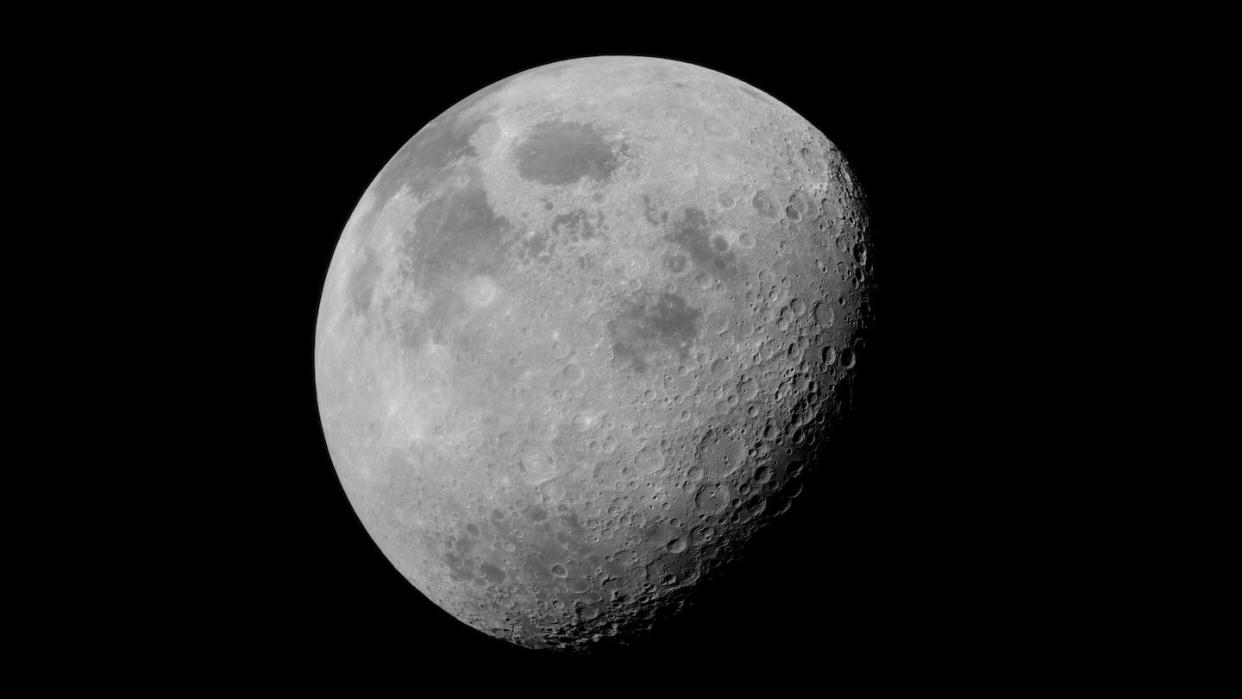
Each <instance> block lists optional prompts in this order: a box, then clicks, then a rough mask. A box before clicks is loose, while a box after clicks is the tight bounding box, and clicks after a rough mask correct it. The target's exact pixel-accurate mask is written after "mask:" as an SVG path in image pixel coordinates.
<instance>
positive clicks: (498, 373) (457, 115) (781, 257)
mask: <svg viewBox="0 0 1242 699" xmlns="http://www.w3.org/2000/svg"><path fill="white" fill-rule="evenodd" d="M867 246H868V218H867V212H866V208H865V206H864V203H863V196H862V192H861V191H860V189H859V187H858V185H857V184H856V183H855V182H854V180H853V178H852V176H851V173H850V170H849V167H848V166H847V165H846V163H845V162H844V161H843V159H842V157H841V155H840V154H839V152H838V151H837V150H836V149H835V148H834V146H833V145H832V144H831V143H830V142H829V141H828V140H827V139H826V138H825V137H824V135H823V134H821V133H820V132H819V131H817V130H816V129H815V128H814V127H813V126H811V125H810V124H809V123H807V122H806V121H805V120H804V119H803V118H802V117H800V116H799V115H798V114H796V113H794V112H793V111H792V110H791V109H789V108H788V107H786V106H784V105H783V104H781V103H780V102H778V101H776V100H775V99H773V98H772V97H769V96H768V95H766V94H764V93H762V92H760V91H758V90H756V89H754V88H752V87H749V86H748V85H746V84H745V83H742V82H739V81H737V80H735V79H732V78H730V77H728V76H725V75H722V74H720V73H716V72H713V71H711V70H707V69H704V68H700V67H696V66H693V65H688V64H685V63H678V62H674V61H668V60H661V59H654V58H635V57H599V58H585V59H578V60H571V61H565V62H562V63H556V64H552V65H548V66H544V67H541V68H536V69H533V70H529V71H526V72H524V73H520V74H518V75H514V76H512V77H510V78H507V79H505V80H502V81H500V82H498V83H495V84H493V85H491V86H489V87H486V88H484V89H483V90H480V91H479V92H477V93H475V94H473V95H471V96H470V97H467V98H466V99H465V100H463V101H461V102H460V103H458V104H457V105H456V106H454V107H452V108H451V109H449V110H448V111H446V112H444V113H443V114H442V115H440V116H439V117H438V118H437V119H435V120H434V121H432V122H431V123H429V124H427V125H426V126H425V127H424V128H423V129H422V130H421V131H419V132H418V133H417V135H415V136H414V137H413V138H412V139H410V141H409V142H408V143H406V144H405V146H404V147H403V148H401V150H400V151H399V152H398V153H397V154H396V156H395V157H393V158H392V160H391V161H390V162H389V163H388V164H387V166H385V167H384V169H383V170H382V171H381V172H380V173H379V176H378V177H376V179H375V181H374V182H373V183H372V184H371V186H370V188H369V189H367V191H366V192H365V194H364V195H363V196H362V199H361V201H360V202H359V203H358V206H357V208H356V210H355V211H354V213H353V216H352V217H351V218H350V220H349V222H348V224H347V225H346V227H345V230H344V232H343V233H342V234H341V238H340V242H339V243H338V245H337V247H336V252H335V255H334V256H333V258H332V263H331V267H330V269H329V271H328V274H327V279H326V282H325V285H324V290H323V297H322V301H321V304H320V309H319V317H318V326H317V329H316V338H315V371H316V382H317V389H318V400H319V410H320V415H321V418H322V422H323V428H324V434H325V436H326V438H327V444H328V447H329V450H330V453H331V456H332V461H333V463H334V464H335V466H336V470H337V472H338V475H339V477H340V480H341V483H342V485H343V487H344V490H345V492H346V493H347V495H348V497H349V500H350V502H351V503H352V505H353V507H354V509H355V510H356V512H357V514H358V516H359V517H360V518H361V520H362V522H363V524H364V525H365V527H366V529H367V531H368V532H370V534H371V536H372V537H373V538H374V539H375V542H376V543H377V544H378V546H379V548H380V549H381V550H382V551H383V552H384V554H385V555H386V556H387V557H388V559H389V560H390V561H391V562H392V564H393V565H394V566H395V567H396V568H397V570H399V571H400V572H401V574H402V575H404V576H405V577H406V578H407V579H408V580H409V581H410V582H411V583H412V584H413V585H414V586H415V587H417V588H418V590H420V591H421V592H422V593H423V594H425V595H426V596H427V597H428V598H430V599H431V600H432V601H434V602H435V603H436V604H438V605H439V606H441V607H442V608H444V609H445V610H447V611H448V612H450V613H451V614H453V615H454V616H456V617H457V618H458V619H460V620H461V621H463V622H465V623H467V624H469V625H471V626H473V627H475V628H477V629H479V630H481V631H484V632H486V633H488V634H491V635H493V636H497V637H500V638H504V639H507V640H510V641H512V642H514V643H517V644H520V645H522V646H527V647H539V648H545V647H551V648H570V649H578V650H583V649H589V648H591V647H594V646H596V645H599V644H606V643H612V642H618V641H620V642H624V641H627V640H632V639H634V638H637V637H639V636H641V634H642V632H643V631H645V630H647V629H649V628H650V627H651V626H652V624H653V623H655V622H657V621H658V620H659V619H661V618H663V617H665V616H667V615H668V614H669V613H671V612H674V611H676V610H677V609H678V608H680V607H681V606H682V605H684V604H685V603H686V602H687V601H688V600H690V599H692V598H693V596H694V589H695V587H696V584H699V583H701V582H702V581H703V580H705V579H707V578H709V577H710V576H711V575H712V574H713V573H715V572H717V571H719V570H720V569H721V567H722V566H723V565H724V564H726V563H728V562H729V561H732V560H734V559H736V558H737V557H739V556H742V555H744V551H745V549H746V546H747V544H748V541H749V540H751V539H752V538H753V535H754V534H755V532H756V531H758V530H759V528H761V527H762V526H763V525H764V524H766V523H768V522H770V521H772V520H773V519H774V518H777V517H779V516H780V515H781V514H782V513H784V512H785V511H786V510H787V509H788V508H789V507H790V505H791V503H792V502H793V501H794V499H795V498H796V497H797V495H798V494H799V492H800V490H801V487H802V486H801V480H802V476H803V471H804V469H805V468H807V467H809V466H814V467H816V468H832V467H833V453H832V450H831V448H830V444H829V438H830V436H831V433H832V428H833V426H834V424H836V423H837V422H838V421H839V420H840V418H841V416H842V414H843V412H844V411H845V409H846V408H847V403H848V397H849V393H850V385H851V383H852V381H853V373H854V371H853V369H854V367H855V365H856V363H857V362H858V361H859V360H860V355H861V354H863V352H862V333H863V331H864V330H865V329H866V327H867V324H868V323H869V322H870V311H869V307H870V304H869V303H868V285H869V277H870V276H871V263H870V262H869V260H868V249H867ZM785 574H787V573H785ZM417 632H418V630H417V629H411V630H410V633H417Z"/></svg>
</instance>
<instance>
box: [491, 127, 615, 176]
mask: <svg viewBox="0 0 1242 699" xmlns="http://www.w3.org/2000/svg"><path fill="white" fill-rule="evenodd" d="M514 157H515V158H516V160H517V168H518V174H519V175H521V176H522V177H523V178H524V179H527V180H532V181H535V182H539V183H541V184H549V185H566V184H571V183H573V182H577V181H578V180H580V179H582V178H583V177H589V178H591V179H593V180H596V181H599V182H602V181H604V180H607V179H608V178H609V177H610V176H611V175H612V173H613V171H614V170H616V169H617V164H618V163H617V156H616V155H615V154H614V153H613V151H612V147H611V146H609V145H608V141H606V140H605V139H604V136H603V134H602V133H600V132H599V130H598V129H596V128H595V127H594V126H592V125H590V124H582V123H579V122H574V121H546V122H543V123H542V124H537V125H536V126H535V127H534V129H532V130H531V132H530V134H529V135H528V136H527V137H526V138H525V140H523V141H522V142H521V143H519V144H518V145H517V147H516V148H515V149H514Z"/></svg>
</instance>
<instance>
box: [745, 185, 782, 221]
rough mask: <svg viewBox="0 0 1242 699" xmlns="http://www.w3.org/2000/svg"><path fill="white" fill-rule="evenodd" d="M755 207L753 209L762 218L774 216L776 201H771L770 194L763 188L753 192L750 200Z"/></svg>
mask: <svg viewBox="0 0 1242 699" xmlns="http://www.w3.org/2000/svg"><path fill="white" fill-rule="evenodd" d="M750 203H751V205H753V206H754V207H755V211H756V212H758V214H759V215H760V216H762V217H764V218H776V202H775V201H772V197H771V195H769V194H768V193H767V192H765V191H763V190H759V191H758V192H755V196H754V198H753V199H751V201H750Z"/></svg>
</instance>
